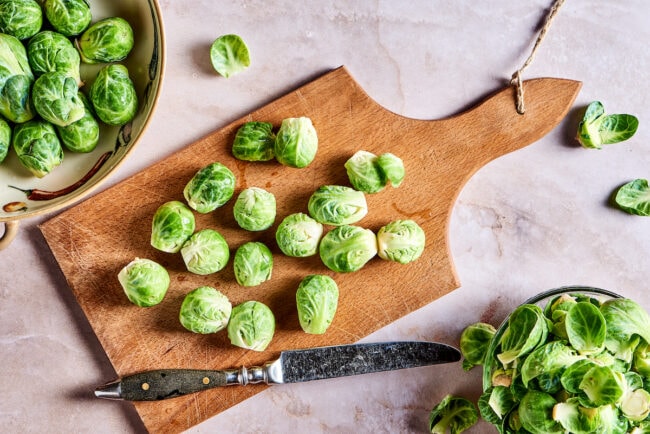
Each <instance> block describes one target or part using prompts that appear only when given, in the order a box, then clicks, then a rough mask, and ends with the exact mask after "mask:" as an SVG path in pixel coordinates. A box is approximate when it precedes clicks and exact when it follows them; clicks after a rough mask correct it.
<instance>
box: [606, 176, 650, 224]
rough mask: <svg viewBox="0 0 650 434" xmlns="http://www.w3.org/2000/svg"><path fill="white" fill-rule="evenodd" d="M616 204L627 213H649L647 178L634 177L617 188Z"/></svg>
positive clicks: (649, 202)
mask: <svg viewBox="0 0 650 434" xmlns="http://www.w3.org/2000/svg"><path fill="white" fill-rule="evenodd" d="M614 201H615V202H616V204H617V205H618V206H619V208H621V209H622V210H623V211H625V212H627V213H629V214H636V215H640V216H649V215H650V187H649V186H648V180H647V179H635V180H634V181H631V182H628V183H627V184H625V185H623V186H622V187H620V188H619V189H618V191H617V192H616V197H615V198H614Z"/></svg>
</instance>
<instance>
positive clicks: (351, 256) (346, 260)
mask: <svg viewBox="0 0 650 434" xmlns="http://www.w3.org/2000/svg"><path fill="white" fill-rule="evenodd" d="M319 253H320V258H321V260H322V261H323V264H325V266H326V267H327V268H329V269H330V270H332V271H336V272H338V273H349V272H352V271H357V270H360V269H361V268H362V267H363V266H364V265H365V264H366V263H367V262H368V261H369V260H371V259H372V258H373V257H374V256H375V255H376V254H377V238H376V237H375V234H374V233H373V232H372V231H371V230H370V229H363V228H360V227H358V226H351V225H343V226H338V227H336V228H334V229H332V230H331V231H329V232H328V233H327V234H325V236H324V237H323V239H322V240H321V242H320V247H319Z"/></svg>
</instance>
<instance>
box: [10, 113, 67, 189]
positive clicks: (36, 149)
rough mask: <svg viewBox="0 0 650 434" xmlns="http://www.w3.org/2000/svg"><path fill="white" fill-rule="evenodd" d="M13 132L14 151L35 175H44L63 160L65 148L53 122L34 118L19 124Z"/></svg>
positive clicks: (39, 176)
mask: <svg viewBox="0 0 650 434" xmlns="http://www.w3.org/2000/svg"><path fill="white" fill-rule="evenodd" d="M13 133H14V134H13V138H12V143H13V148H14V151H16V155H18V159H19V160H20V162H21V163H22V165H23V166H25V167H26V168H27V169H28V170H29V171H30V172H31V173H32V174H34V176H36V177H38V178H42V177H44V176H45V175H47V174H48V173H50V172H51V171H52V170H53V169H54V168H55V167H57V166H58V165H59V164H61V162H62V161H63V148H61V142H60V141H59V138H58V137H57V135H56V131H55V130H54V126H52V124H50V123H48V122H45V121H42V120H32V121H28V122H25V123H22V124H17V125H16V126H15V127H14V131H13Z"/></svg>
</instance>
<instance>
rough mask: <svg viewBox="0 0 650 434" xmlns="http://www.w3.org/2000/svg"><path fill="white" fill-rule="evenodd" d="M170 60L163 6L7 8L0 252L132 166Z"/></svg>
mask: <svg viewBox="0 0 650 434" xmlns="http://www.w3.org/2000/svg"><path fill="white" fill-rule="evenodd" d="M164 59H165V56H164V38H163V29H162V18H161V14H160V8H159V6H158V4H157V1H156V0H138V1H133V0H111V1H108V0H103V1H92V2H89V1H87V0H0V224H2V225H4V232H3V230H2V228H0V249H3V248H5V247H6V246H7V245H9V243H10V242H11V240H12V239H13V237H14V236H15V234H16V232H17V230H18V226H19V222H20V220H22V219H24V218H28V217H33V216H36V215H42V214H45V213H48V212H52V211H55V210H57V209H60V208H63V207H65V206H68V205H71V204H73V203H75V202H77V201H79V200H81V199H82V198H83V197H85V196H86V195H88V194H89V193H91V192H92V191H93V190H94V189H95V188H96V187H97V186H98V185H99V184H100V183H101V182H102V181H104V180H105V179H107V177H108V176H109V175H110V174H111V173H112V172H113V171H114V169H115V168H116V167H117V166H118V165H119V164H120V163H121V162H122V161H124V159H125V158H126V157H127V155H128V154H129V152H130V151H131V150H132V149H133V147H134V146H135V145H136V144H137V143H138V142H139V139H140V138H141V136H142V135H143V133H144V131H145V129H146V127H147V125H148V123H149V120H150V119H151V117H152V114H153V112H154V109H155V107H156V103H157V101H158V96H159V93H160V92H159V91H160V85H161V83H162V78H163V72H164Z"/></svg>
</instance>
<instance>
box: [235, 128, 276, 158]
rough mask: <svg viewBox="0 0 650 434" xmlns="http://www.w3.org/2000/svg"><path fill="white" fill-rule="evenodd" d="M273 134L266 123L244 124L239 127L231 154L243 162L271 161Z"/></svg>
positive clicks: (272, 155) (273, 142)
mask: <svg viewBox="0 0 650 434" xmlns="http://www.w3.org/2000/svg"><path fill="white" fill-rule="evenodd" d="M274 145H275V134H274V133H273V125H271V124H270V123H268V122H246V123H245V124H244V125H242V126H241V127H239V129H238V130H237V134H235V140H234V141H233V143H232V154H233V155H234V157H235V158H237V159H239V160H244V161H268V160H271V159H273V157H274V156H275V154H274V153H273V146H274Z"/></svg>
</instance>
